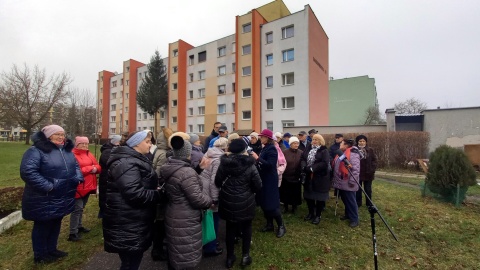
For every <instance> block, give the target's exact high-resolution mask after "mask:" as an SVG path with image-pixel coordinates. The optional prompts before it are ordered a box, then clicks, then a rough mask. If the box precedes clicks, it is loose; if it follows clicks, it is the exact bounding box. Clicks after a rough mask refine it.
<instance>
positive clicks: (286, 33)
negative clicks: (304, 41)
mask: <svg viewBox="0 0 480 270" xmlns="http://www.w3.org/2000/svg"><path fill="white" fill-rule="evenodd" d="M293 30H294V29H293V25H290V26H287V27H284V28H282V38H291V37H293V36H294V31H293Z"/></svg>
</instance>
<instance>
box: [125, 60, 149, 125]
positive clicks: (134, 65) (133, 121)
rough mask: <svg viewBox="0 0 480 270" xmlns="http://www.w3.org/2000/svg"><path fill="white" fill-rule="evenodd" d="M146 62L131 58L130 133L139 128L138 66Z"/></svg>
mask: <svg viewBox="0 0 480 270" xmlns="http://www.w3.org/2000/svg"><path fill="white" fill-rule="evenodd" d="M144 65H145V64H143V63H140V62H138V61H135V60H133V59H130V83H129V85H128V93H129V97H128V107H129V110H128V133H130V132H134V131H136V130H137V77H138V68H139V67H143V66H144ZM122 98H124V97H122Z"/></svg>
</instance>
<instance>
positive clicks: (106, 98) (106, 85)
mask: <svg viewBox="0 0 480 270" xmlns="http://www.w3.org/2000/svg"><path fill="white" fill-rule="evenodd" d="M100 74H101V75H100V76H103V82H100V84H101V85H102V86H101V87H102V88H103V95H102V99H103V100H102V130H101V131H100V132H101V135H100V137H101V138H102V139H107V138H108V133H109V128H108V127H109V119H108V116H109V112H110V79H111V78H112V77H113V76H114V74H113V72H110V71H106V70H103V71H102V72H100ZM99 79H100V78H99Z"/></svg>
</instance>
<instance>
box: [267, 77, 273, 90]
mask: <svg viewBox="0 0 480 270" xmlns="http://www.w3.org/2000/svg"><path fill="white" fill-rule="evenodd" d="M267 87H268V88H271V87H273V76H268V77H267Z"/></svg>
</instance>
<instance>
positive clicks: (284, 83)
mask: <svg viewBox="0 0 480 270" xmlns="http://www.w3.org/2000/svg"><path fill="white" fill-rule="evenodd" d="M288 75H293V82H292V83H288ZM294 84H295V72H288V73H283V74H282V86H289V85H294Z"/></svg>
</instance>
